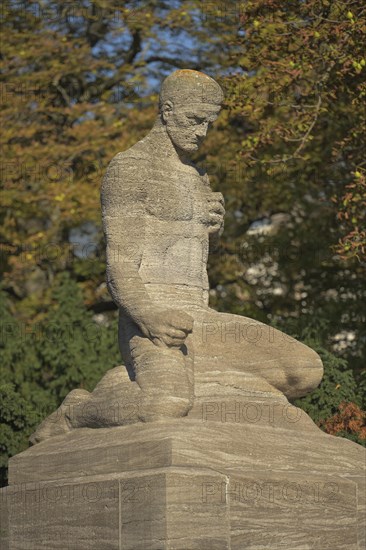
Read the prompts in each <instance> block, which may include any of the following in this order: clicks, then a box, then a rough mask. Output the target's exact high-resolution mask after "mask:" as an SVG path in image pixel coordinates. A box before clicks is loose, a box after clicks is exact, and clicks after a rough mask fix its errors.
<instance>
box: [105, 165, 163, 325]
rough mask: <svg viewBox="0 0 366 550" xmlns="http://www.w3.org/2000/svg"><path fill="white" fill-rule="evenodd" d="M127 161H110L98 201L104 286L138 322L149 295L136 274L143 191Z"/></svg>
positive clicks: (141, 243)
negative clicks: (103, 241) (104, 251)
mask: <svg viewBox="0 0 366 550" xmlns="http://www.w3.org/2000/svg"><path fill="white" fill-rule="evenodd" d="M135 162H136V161H135ZM130 163H131V164H130ZM130 163H128V162H122V161H118V160H113V161H112V162H111V164H110V165H109V167H108V170H107V173H106V175H105V177H104V180H103V185H102V194H101V202H102V216H103V229H104V234H105V238H106V244H107V285H108V289H109V292H110V293H111V296H112V298H113V300H114V302H115V303H116V304H117V306H118V307H119V308H121V309H122V310H123V311H124V312H125V313H127V315H128V316H129V317H130V318H131V319H133V320H134V321H135V322H136V324H137V325H139V326H140V323H141V321H143V319H144V314H146V312H148V311H151V310H152V304H151V299H150V297H149V295H148V293H147V291H146V288H145V285H144V284H143V282H142V280H141V278H140V276H139V267H140V263H141V259H142V251H143V246H144V236H145V206H144V203H145V198H146V192H145V190H144V188H143V186H142V185H141V183H139V181H138V178H137V175H136V172H135V171H134V169H133V167H132V163H133V161H130ZM134 172H135V173H134Z"/></svg>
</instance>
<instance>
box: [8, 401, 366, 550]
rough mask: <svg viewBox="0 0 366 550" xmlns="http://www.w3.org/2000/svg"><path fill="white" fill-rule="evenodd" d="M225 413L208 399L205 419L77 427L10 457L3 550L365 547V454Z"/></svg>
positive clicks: (322, 437)
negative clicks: (217, 417)
mask: <svg viewBox="0 0 366 550" xmlns="http://www.w3.org/2000/svg"><path fill="white" fill-rule="evenodd" d="M223 403H225V401H224V402H223ZM226 403H227V405H228V404H229V402H228V401H227V402H226ZM230 404H231V411H234V412H233V413H231V414H229V410H228V409H225V408H224V410H225V414H226V416H225V414H224V415H223V416H222V417H221V419H220V420H212V419H210V418H212V414H214V413H215V411H216V412H217V408H215V403H214V402H211V403H210V407H211V408H209V412H208V413H207V406H206V405H207V404H204V408H203V410H204V411H206V412H204V415H203V417H202V418H201V419H198V418H189V417H188V418H185V419H177V420H174V419H172V420H166V421H163V422H153V423H147V424H145V423H140V424H134V425H130V426H122V427H116V428H106V429H98V430H93V429H88V428H81V429H79V430H75V431H73V432H70V433H69V434H66V435H60V436H57V437H53V438H51V439H49V440H47V441H45V442H43V443H40V444H39V445H36V446H34V447H32V448H30V449H28V450H27V451H25V452H24V453H21V454H19V455H17V456H15V457H13V458H12V459H11V460H10V471H9V472H10V478H9V480H10V485H9V487H8V488H7V489H6V490H5V491H7V492H8V498H7V499H6V498H5V499H4V500H8V502H9V504H10V506H9V509H10V541H11V542H10V547H9V548H10V550H23V549H24V550H25V549H27V550H28V549H29V550H33V549H34V550H36V549H37V550H38V549H40V550H41V549H46V548H47V549H48V548H56V549H66V548H77V549H78V550H84V549H85V550H86V549H93V548H95V549H97V548H98V550H103V549H104V548H106V549H107V548H108V549H109V548H113V549H116V550H117V549H118V550H120V549H126V550H127V549H128V550H142V549H144V550H148V549H156V550H158V549H159V550H160V549H176V550H189V549H197V550H198V549H201V548H202V549H207V550H211V549H213V550H214V549H216V548H217V549H231V550H233V549H235V550H239V549H240V550H241V549H243V548H249V549H251V550H259V549H265V548H270V549H271V550H277V549H282V548H284V549H288V550H297V549H299V550H300V549H301V550H305V549H309V550H310V549H311V550H325V549H329V550H346V549H347V550H363V549H364V545H365V538H364V537H365V533H364V515H365V501H364V498H365V470H364V465H365V450H364V449H363V448H362V447H361V446H360V445H357V444H355V443H352V442H350V441H348V440H345V439H341V438H337V437H333V436H330V435H327V434H324V433H323V432H322V431H320V430H319V429H318V428H317V427H316V426H315V425H314V424H311V423H309V422H303V421H302V419H301V418H298V420H297V421H296V422H293V423H294V424H295V425H296V426H297V427H296V428H293V427H292V428H290V427H289V426H287V427H284V425H282V426H281V425H277V424H276V421H275V418H276V415H274V416H273V418H274V423H273V424H271V423H267V425H264V424H260V423H258V422H253V421H252V422H251V421H248V419H245V418H242V417H241V416H240V415H238V414H237V413H236V412H235V407H234V408H233V407H232V405H233V402H231V403H230ZM216 405H220V404H219V403H216ZM269 405H270V403H267V404H266V407H265V408H266V409H267V408H268V407H269ZM267 406H268V407H267ZM205 407H206V409H205ZM239 409H240V408H239ZM276 409H279V407H276ZM218 410H219V411H220V406H219V409H218ZM248 410H249V409H248ZM207 414H210V415H211V417H210V418H207ZM220 414H221V413H220ZM253 414H254V413H253ZM253 414H252V413H250V418H252V419H253V418H254V416H253ZM303 414H305V413H303ZM305 416H306V415H305ZM3 493H4V490H3ZM51 542H52V544H51Z"/></svg>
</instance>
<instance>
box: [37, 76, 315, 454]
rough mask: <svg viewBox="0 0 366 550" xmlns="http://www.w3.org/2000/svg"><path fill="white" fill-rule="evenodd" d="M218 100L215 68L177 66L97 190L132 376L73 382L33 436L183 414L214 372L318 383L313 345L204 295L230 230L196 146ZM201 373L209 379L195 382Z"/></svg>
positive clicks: (292, 386) (296, 392)
mask: <svg viewBox="0 0 366 550" xmlns="http://www.w3.org/2000/svg"><path fill="white" fill-rule="evenodd" d="M222 101H223V92H222V90H221V88H220V86H219V85H218V84H217V83H216V82H215V81H214V80H213V79H212V78H210V77H209V76H207V75H205V74H202V73H199V72H197V71H189V70H180V71H176V72H175V73H173V74H172V75H170V76H169V77H168V78H167V79H165V81H164V82H163V84H162V89H161V93H160V103H159V115H158V117H157V119H156V122H155V124H154V127H153V128H152V130H151V131H150V133H149V134H148V135H147V136H146V137H145V138H144V139H142V140H141V141H139V142H138V143H136V144H135V145H133V146H132V147H131V148H130V149H128V150H127V151H124V152H121V153H118V154H117V155H116V156H115V157H114V159H112V161H111V162H110V164H109V166H108V169H107V172H106V175H105V177H104V180H103V184H102V192H101V203H102V215H103V227H104V232H105V237H106V243H107V283H108V288H109V290H110V293H111V295H112V297H113V299H114V301H115V303H116V304H117V305H118V307H119V311H120V322H119V344H120V349H121V353H122V357H123V359H124V362H125V365H126V369H127V371H128V375H129V378H127V377H126V376H123V375H122V374H121V373H120V371H116V370H115V369H114V370H113V371H111V372H108V373H107V374H106V376H105V377H104V378H103V379H102V380H101V382H100V383H99V384H98V386H97V388H96V389H95V390H94V391H93V393H92V394H89V393H88V392H86V391H81V390H74V391H73V392H71V393H70V394H69V395H68V396H67V397H66V399H65V401H64V403H63V405H62V406H61V408H60V409H59V410H58V411H56V413H55V414H53V415H52V416H51V417H50V418H49V419H47V420H46V421H45V422H44V423H43V424H42V425H41V426H40V427H39V428H38V430H37V432H36V433H35V434H34V436H33V437H32V440H31V441H32V443H38V442H40V441H42V440H44V439H46V438H48V437H51V436H53V435H57V434H60V433H64V432H67V431H69V430H71V429H75V428H81V427H93V428H96V427H106V426H115V425H124V424H129V423H135V422H141V421H144V422H148V421H154V420H160V419H162V418H178V417H184V416H186V415H187V414H188V413H189V411H191V410H192V408H193V407H194V399H195V395H197V392H198V393H199V392H201V391H204V392H205V393H206V394H207V395H208V392H209V388H211V387H212V385H210V383H209V384H207V383H206V379H207V378H209V377H210V376H211V373H212V372H213V371H214V372H217V373H221V374H222V376H221V383H222V384H223V385H224V386H225V382H224V380H225V378H226V379H227V383H228V384H230V379H232V378H235V377H236V379H237V380H238V379H239V378H240V380H241V382H240V383H241V384H242V385H241V386H240V387H242V388H245V387H246V385H247V383H248V384H249V388H250V389H252V390H257V391H259V392H262V391H265V392H269V393H273V394H274V395H277V394H278V393H279V392H281V393H282V394H284V395H285V396H286V397H288V398H295V397H299V396H302V395H306V394H307V393H309V392H310V391H311V390H312V389H314V388H315V387H316V386H317V385H318V384H319V382H320V380H321V377H322V372H323V371H322V364H321V360H320V358H319V356H318V355H317V354H316V353H315V352H314V351H313V350H311V349H309V348H308V347H307V346H305V345H304V344H301V343H300V342H297V341H296V340H294V339H293V338H290V337H289V336H286V335H285V334H283V333H281V332H280V331H278V330H275V329H273V328H272V327H269V326H267V325H265V324H263V323H259V322H258V321H254V320H252V319H248V318H246V317H241V316H238V315H231V314H224V313H219V312H217V311H214V310H212V309H211V308H210V307H209V305H208V295H209V284H208V277H207V259H208V254H209V251H210V249H212V248H215V247H216V245H217V242H218V239H219V237H220V235H221V234H222V231H223V227H224V213H225V210H224V199H223V196H222V194H221V193H218V192H213V191H212V189H211V187H210V182H209V178H208V175H207V173H206V172H205V170H203V169H201V168H199V167H197V166H195V165H194V164H193V163H192V162H191V160H190V156H191V154H192V153H194V152H195V151H196V150H197V149H198V147H199V145H200V143H201V142H202V141H203V139H204V138H205V136H206V133H207V130H208V127H209V125H210V124H211V123H212V122H214V120H215V119H216V118H217V116H218V113H219V111H220V108H221V103H222ZM236 374H237V376H236ZM240 375H241V376H240ZM202 384H203V385H206V388H205V389H204V390H202V388H201V389H199V390H197V389H196V388H195V386H196V385H198V386H199V385H202ZM234 385H235V384H234ZM117 387H118V391H117V390H116V388H117ZM111 401H112V402H114V403H118V408H119V411H120V413H121V414H120V416H119V418H118V420H116V419H115V418H114V417H111V416H110V412H108V410H107V409H108V408H110V407H109V405H110V403H111ZM131 403H132V405H131ZM131 406H132V407H134V411H131V410H130V412H129V408H131ZM70 409H72V413H71V414H68V413H67V411H68V410H70ZM86 410H88V412H85V411H86ZM93 410H94V411H98V414H96V413H95V412H93Z"/></svg>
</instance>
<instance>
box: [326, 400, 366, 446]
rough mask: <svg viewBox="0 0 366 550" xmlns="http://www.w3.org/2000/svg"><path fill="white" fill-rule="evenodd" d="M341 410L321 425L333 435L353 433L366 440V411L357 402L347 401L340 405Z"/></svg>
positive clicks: (354, 435) (352, 434) (356, 436)
mask: <svg viewBox="0 0 366 550" xmlns="http://www.w3.org/2000/svg"><path fill="white" fill-rule="evenodd" d="M338 409H339V412H337V413H336V414H335V415H333V416H332V417H331V418H328V419H327V420H323V421H322V422H321V423H320V425H321V427H322V428H323V429H324V430H325V431H326V432H327V433H329V434H332V435H342V436H345V435H351V436H353V437H354V438H357V439H359V440H361V441H364V440H366V413H365V411H362V410H361V409H360V407H358V406H357V405H356V404H355V403H345V402H344V401H343V402H342V403H340V405H339V406H338Z"/></svg>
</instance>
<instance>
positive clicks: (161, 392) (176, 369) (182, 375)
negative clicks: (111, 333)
mask: <svg viewBox="0 0 366 550" xmlns="http://www.w3.org/2000/svg"><path fill="white" fill-rule="evenodd" d="M119 342H120V348H121V352H122V357H123V358H124V360H125V362H126V366H127V370H128V372H129V373H130V377H131V378H132V379H133V380H135V381H136V382H137V384H138V386H139V387H140V388H141V398H140V399H141V401H140V409H139V418H140V419H141V420H143V421H153V420H160V419H162V418H167V417H173V418H177V417H180V416H185V415H186V414H187V413H188V411H189V410H190V409H191V408H192V405H193V356H192V351H191V350H190V349H189V348H188V347H187V346H186V345H184V346H182V347H181V348H179V349H177V348H165V347H158V346H156V345H155V344H154V343H153V342H151V341H150V340H149V339H148V338H146V337H145V336H144V335H143V334H142V333H141V331H140V330H139V328H138V327H137V326H136V325H135V323H133V322H132V321H131V320H129V319H126V318H124V317H123V316H122V315H121V317H120V329H119Z"/></svg>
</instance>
